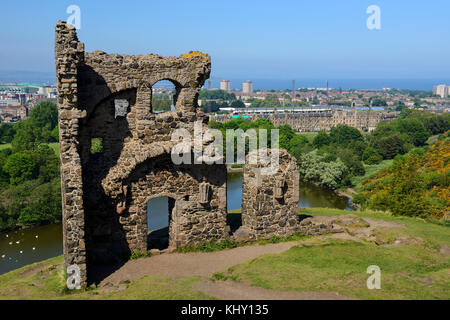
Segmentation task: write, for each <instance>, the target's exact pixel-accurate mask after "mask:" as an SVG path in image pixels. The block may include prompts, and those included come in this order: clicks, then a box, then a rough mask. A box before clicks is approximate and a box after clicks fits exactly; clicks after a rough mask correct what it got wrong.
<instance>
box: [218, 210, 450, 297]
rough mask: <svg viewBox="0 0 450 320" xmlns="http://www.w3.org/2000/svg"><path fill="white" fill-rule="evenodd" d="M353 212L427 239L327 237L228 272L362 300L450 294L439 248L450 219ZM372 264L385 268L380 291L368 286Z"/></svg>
mask: <svg viewBox="0 0 450 320" xmlns="http://www.w3.org/2000/svg"><path fill="white" fill-rule="evenodd" d="M300 213H301V214H304V215H310V216H317V215H339V214H348V213H349V212H348V211H344V210H337V209H325V208H323V209H322V208H319V209H311V208H308V209H301V211H300ZM352 213H353V214H356V215H358V216H361V217H370V218H373V219H382V220H385V221H390V222H395V223H398V224H402V225H404V226H405V228H401V229H399V230H400V231H396V232H401V233H404V234H406V235H409V236H413V237H420V238H422V239H423V240H424V242H423V244H421V245H418V244H415V245H406V246H403V247H386V246H379V245H376V244H374V243H369V242H363V243H359V242H353V241H349V240H337V239H333V240H329V239H327V240H322V241H323V243H322V244H321V245H310V246H302V245H300V246H296V247H293V248H291V249H290V250H288V251H286V252H284V253H281V254H273V255H266V256H263V257H258V258H256V259H253V260H250V261H247V262H245V263H243V264H240V265H237V266H234V267H232V268H230V269H228V270H225V271H224V272H223V276H224V278H231V279H239V281H244V282H246V283H250V284H251V285H253V286H258V287H263V288H266V289H273V290H285V291H328V292H330V291H331V292H338V293H339V294H341V295H344V296H347V297H353V298H359V299H450V259H449V257H448V256H447V257H446V256H445V255H444V254H441V253H440V248H441V246H450V227H449V224H445V223H440V222H435V221H431V220H430V221H425V220H421V219H415V218H408V217H393V216H390V215H387V214H385V213H380V212H370V211H369V212H352ZM371 265H377V266H379V267H380V269H381V279H382V280H381V289H380V290H369V289H367V287H366V281H367V278H368V277H369V274H367V273H366V270H367V267H369V266H371ZM274 270H276V272H274Z"/></svg>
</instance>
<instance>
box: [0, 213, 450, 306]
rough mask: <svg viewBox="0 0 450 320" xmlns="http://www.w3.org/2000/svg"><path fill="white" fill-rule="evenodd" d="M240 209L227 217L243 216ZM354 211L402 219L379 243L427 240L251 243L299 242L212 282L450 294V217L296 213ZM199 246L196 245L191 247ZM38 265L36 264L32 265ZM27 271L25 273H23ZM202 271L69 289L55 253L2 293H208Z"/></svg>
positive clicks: (371, 293)
mask: <svg viewBox="0 0 450 320" xmlns="http://www.w3.org/2000/svg"><path fill="white" fill-rule="evenodd" d="M239 212H240V210H233V213H234V214H233V213H232V214H230V215H229V216H230V217H231V219H236V221H237V220H238V216H239ZM349 213H352V214H355V215H357V216H359V217H370V218H372V219H381V220H385V221H388V222H395V223H397V224H401V225H403V226H404V228H395V229H389V228H377V229H376V230H375V231H376V233H377V238H378V237H380V239H381V240H382V243H386V244H389V243H392V242H393V240H394V238H395V237H397V236H399V235H408V236H410V237H420V238H422V239H423V244H414V245H407V246H403V247H384V246H378V245H376V244H374V243H369V242H352V241H344V240H337V239H334V240H333V239H320V238H318V237H305V236H300V235H295V236H292V237H285V238H279V237H273V238H271V239H268V240H264V241H258V242H255V243H252V245H257V244H268V243H277V242H281V241H301V242H299V245H298V246H295V247H293V248H291V249H290V250H288V251H286V252H284V253H281V254H272V255H264V256H260V257H258V258H255V259H252V260H249V261H246V262H244V263H242V264H239V265H236V266H233V267H231V268H229V269H227V270H223V271H219V272H217V273H215V274H213V275H211V278H212V279H214V280H215V281H221V280H228V279H231V280H234V281H242V282H244V283H246V284H247V283H248V284H249V285H254V286H259V287H263V288H267V289H273V290H286V291H300V292H301V291H313V292H322V291H328V292H329V291H332V292H338V293H340V294H341V295H345V296H348V297H353V298H360V299H450V282H449V279H450V259H449V257H446V256H444V255H443V254H441V253H440V252H439V250H440V248H441V246H443V245H446V246H450V228H449V227H450V224H449V223H447V222H439V221H436V220H423V219H417V218H410V217H395V216H391V215H389V214H386V213H383V212H377V211H364V212H349V211H346V210H338V209H327V208H302V209H301V210H300V212H299V214H302V215H309V216H323V215H326V216H330V215H341V214H349ZM236 245H245V244H235V243H233V242H232V241H228V242H215V243H207V244H204V245H203V247H202V246H199V247H197V248H196V249H197V250H200V251H206V252H208V251H215V250H223V249H229V248H233V247H235V246H236ZM193 251H196V250H193ZM370 265H377V266H379V267H380V268H381V290H369V289H367V287H366V280H367V278H368V277H369V274H367V273H366V270H367V267H368V266H370ZM33 270H34V271H33ZM24 272H26V273H25V274H24ZM203 280H205V278H201V277H181V276H166V275H154V276H146V277H143V278H141V279H139V280H137V281H135V282H133V283H128V284H126V285H122V286H123V288H122V289H123V290H121V291H115V292H111V293H105V292H102V291H101V290H100V289H97V288H89V289H88V290H73V291H69V290H67V289H66V286H65V278H64V270H63V259H62V257H57V258H53V259H50V260H47V261H44V262H40V263H36V264H32V265H29V266H26V267H23V268H21V269H18V270H14V271H12V272H9V273H7V274H4V275H1V276H0V300H1V299H210V298H211V297H208V296H207V295H205V294H204V293H202V292H199V291H197V290H196V289H195V285H196V283H197V282H199V281H203Z"/></svg>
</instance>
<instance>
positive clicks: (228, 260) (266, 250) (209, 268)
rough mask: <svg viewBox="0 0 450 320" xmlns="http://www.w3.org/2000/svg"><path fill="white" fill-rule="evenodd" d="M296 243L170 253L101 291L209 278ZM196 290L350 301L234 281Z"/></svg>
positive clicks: (143, 262) (224, 295)
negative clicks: (149, 280) (141, 282)
mask: <svg viewBox="0 0 450 320" xmlns="http://www.w3.org/2000/svg"><path fill="white" fill-rule="evenodd" d="M298 243H299V242H298V241H293V242H283V243H277V244H267V245H263V246H259V245H254V246H245V247H239V248H235V249H230V250H222V251H217V252H209V253H197V252H196V253H172V254H162V255H157V256H151V257H149V258H143V259H138V260H131V261H128V262H127V263H126V264H125V265H124V266H122V267H121V268H120V269H119V270H117V271H116V272H114V273H113V274H111V275H110V276H108V277H107V278H105V279H104V280H103V281H102V282H101V283H100V287H102V288H103V289H108V287H118V286H120V284H121V283H122V285H123V282H125V281H131V282H133V281H136V280H138V279H140V278H142V277H144V276H146V275H181V276H201V277H205V278H210V277H211V276H212V275H213V274H214V273H215V272H219V271H222V270H226V269H227V268H229V267H232V266H234V265H237V264H240V263H242V262H244V261H247V260H250V259H253V258H256V257H259V256H261V255H264V254H276V253H282V252H284V251H286V250H288V249H290V248H292V247H293V246H295V245H297V244H298ZM195 289H197V290H199V291H202V292H204V293H205V294H207V295H208V296H211V297H216V298H218V299H227V300H236V299H238V300H336V299H339V300H341V299H349V298H347V297H344V296H341V295H339V294H337V293H334V292H287V291H277V290H268V289H264V288H258V287H252V286H249V285H247V284H245V283H241V282H234V281H211V280H208V279H205V280H203V281H201V282H199V283H198V284H197V285H196V287H195Z"/></svg>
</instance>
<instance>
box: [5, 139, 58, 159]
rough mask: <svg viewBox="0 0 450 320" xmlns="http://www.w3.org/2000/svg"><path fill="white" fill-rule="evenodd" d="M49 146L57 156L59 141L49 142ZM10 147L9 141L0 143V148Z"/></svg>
mask: <svg viewBox="0 0 450 320" xmlns="http://www.w3.org/2000/svg"><path fill="white" fill-rule="evenodd" d="M48 145H49V147H50V148H52V149H53V151H55V154H56V155H57V156H58V157H59V142H51V143H49V144H48ZM8 148H11V143H4V144H0V150H4V149H8Z"/></svg>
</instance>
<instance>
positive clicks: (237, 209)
mask: <svg viewBox="0 0 450 320" xmlns="http://www.w3.org/2000/svg"><path fill="white" fill-rule="evenodd" d="M227 210H228V213H227V225H228V226H229V227H230V233H231V234H232V233H234V232H235V231H236V230H237V229H239V227H240V226H242V173H241V172H230V173H228V175H227Z"/></svg>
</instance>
